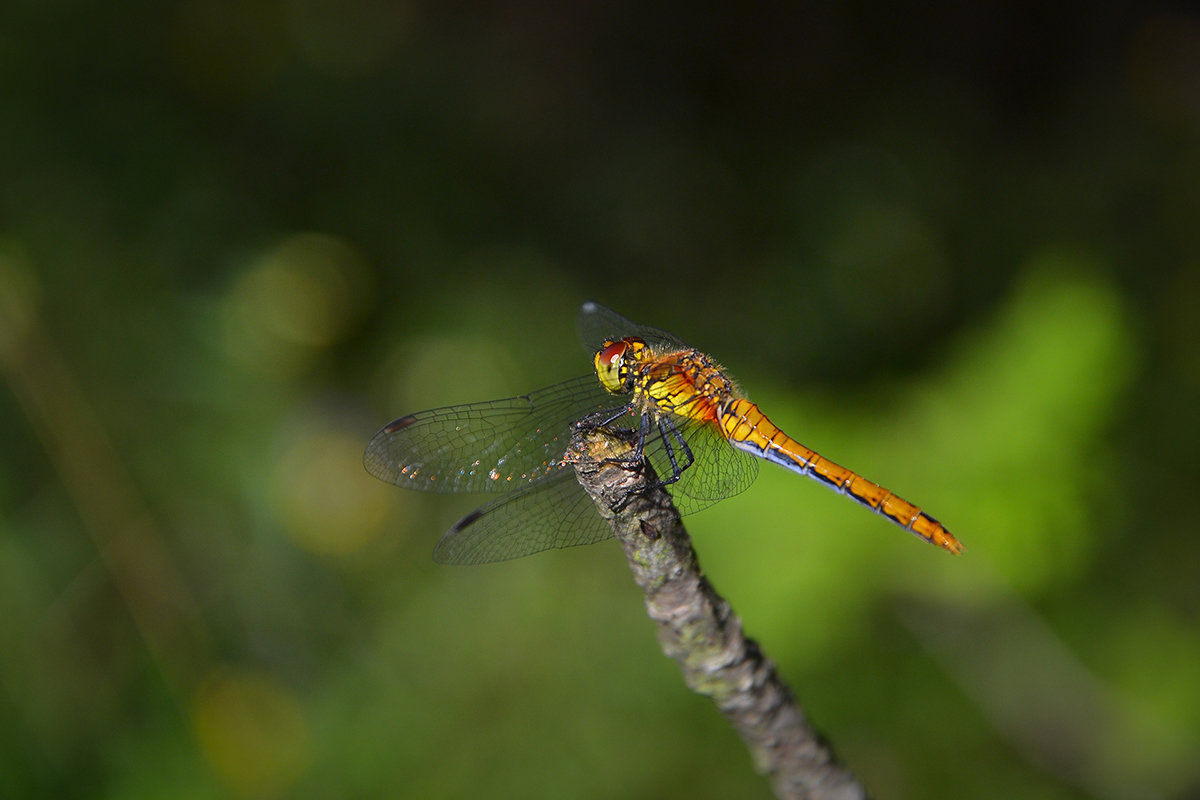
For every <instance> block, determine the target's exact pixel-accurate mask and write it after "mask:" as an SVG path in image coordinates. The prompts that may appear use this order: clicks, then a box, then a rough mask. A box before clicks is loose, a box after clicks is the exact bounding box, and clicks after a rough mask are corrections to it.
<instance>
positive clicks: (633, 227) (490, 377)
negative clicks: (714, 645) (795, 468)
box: [0, 0, 1200, 798]
mask: <svg viewBox="0 0 1200 800" xmlns="http://www.w3.org/2000/svg"><path fill="white" fill-rule="evenodd" d="M1189 8H1190V7H1189V6H1188V5H1186V4H1178V5H1172V4H1164V3H1098V4H1096V3H1092V4H1049V5H1043V4H1035V3H1028V4H1020V3H998V2H975V3H969V4H959V3H933V4H930V3H922V4H917V3H911V4H901V5H895V4H885V3H795V4H783V3H779V4H762V5H755V6H753V7H747V8H742V7H734V6H733V5H728V6H726V7H720V8H711V7H703V8H701V7H694V6H692V5H689V4H676V5H670V4H649V5H647V4H641V3H620V2H615V3H614V2H606V3H573V4H561V5H557V6H555V5H549V4H546V5H542V4H535V3H506V4H485V3H479V4H469V3H432V2H424V3H422V2H411V3H397V2H383V0H353V1H352V2H336V3H335V2H332V0H250V1H249V2H241V1H239V2H234V0H218V2H204V1H202V0H191V2H184V3H132V2H125V3H122V2H110V3H96V2H84V1H83V0H57V1H56V2H34V1H33V0H14V1H13V2H8V3H5V4H4V7H3V10H2V11H0V368H2V369H3V375H4V377H5V379H6V380H5V384H6V386H5V389H4V390H3V391H0V419H2V420H3V425H2V426H0V453H2V454H3V457H2V458H0V785H3V786H4V787H5V789H4V792H3V793H4V794H5V796H11V797H51V796H53V797H93V796H105V797H114V798H115V797H121V798H134V797H165V796H169V797H210V796H241V797H314V798H315V797H332V796H339V797H353V796H365V797H377V796H387V797H421V798H426V797H464V796H472V795H483V796H490V797H503V796H513V797H530V796H534V797H597V798H599V797H618V796H620V797H652V796H653V797H669V796H696V797H729V796H736V797H764V796H766V795H767V784H766V782H765V781H763V780H762V779H761V778H759V777H757V776H755V775H754V772H753V768H752V765H751V763H750V760H749V757H748V756H747V754H746V752H745V751H744V749H743V748H742V746H741V744H740V743H739V742H738V740H737V739H736V737H735V735H734V734H733V733H732V732H731V731H729V730H728V729H727V727H726V726H725V724H724V722H723V721H722V720H721V719H720V717H719V715H718V714H717V712H716V711H715V710H714V709H713V708H712V707H711V705H710V704H709V703H708V702H707V701H705V700H703V699H699V698H697V697H695V696H693V695H691V694H690V693H689V692H688V691H687V690H686V689H685V688H684V687H683V685H682V683H681V681H680V680H679V677H678V673H677V670H676V669H675V667H674V665H673V664H672V663H671V662H669V661H668V660H666V659H665V658H663V657H662V656H661V655H660V654H659V653H658V651H657V647H656V644H655V642H654V634H653V629H652V626H651V624H650V623H649V622H648V621H647V620H646V619H645V618H644V616H643V615H642V613H641V600H640V597H639V596H638V593H637V591H636V589H635V588H634V586H633V584H632V582H631V580H630V579H629V575H628V573H627V571H626V568H625V567H624V565H623V563H622V559H621V557H620V555H619V553H618V550H617V548H616V547H615V546H614V545H612V544H611V543H609V544H604V545H598V546H594V547H589V548H582V549H579V550H572V551H565V552H555V553H549V554H543V555H540V556H537V557H534V558H530V559H525V560H522V561H517V562H512V563H508V564H502V565H493V566H488V567H482V568H446V567H439V566H437V565H434V564H433V563H432V562H431V560H430V552H431V550H432V547H433V544H434V542H435V541H436V538H437V536H438V535H440V533H441V531H443V530H444V529H445V528H446V527H447V526H448V525H449V523H450V522H451V521H453V520H454V519H456V518H457V515H458V514H460V513H462V512H463V511H465V510H467V509H469V508H471V507H472V505H473V504H474V502H475V499H471V498H460V499H452V500H445V499H444V498H429V497H423V496H414V495H411V494H409V493H406V492H404V491H402V490H400V489H396V488H394V487H389V486H385V485H383V484H380V483H378V482H376V481H374V480H372V479H371V478H370V477H369V476H367V475H366V474H365V472H364V471H363V469H362V466H361V463H360V458H361V451H362V447H363V445H364V444H365V442H366V440H367V438H368V437H369V436H370V435H371V434H372V433H373V432H374V431H375V430H376V429H377V428H378V427H379V426H381V425H382V424H384V423H385V422H387V421H388V420H389V419H391V418H393V417H396V416H399V415H400V414H403V413H407V412H411V411H415V410H419V409H421V408H427V407H434V406H438V405H442V404H447V403H459V402H467V401H471V400H482V399H488V398H491V397H501V396H506V395H510V394H516V393H521V392H525V391H528V390H531V389H534V388H537V387H539V386H542V385H546V384H549V383H553V382H556V381H559V380H563V379H565V378H569V377H572V376H574V375H576V374H582V373H584V372H586V371H587V369H588V367H589V363H590V362H589V359H588V357H587V354H585V353H583V352H582V351H581V350H580V348H579V346H578V345H577V344H576V343H575V341H574V333H573V319H574V314H575V311H576V309H577V308H578V306H579V304H580V303H581V302H582V301H584V300H586V299H594V300H598V301H600V302H603V303H606V304H608V305H611V306H613V307H614V308H616V309H617V310H618V311H620V312H622V313H624V314H626V315H628V316H630V317H632V318H634V319H635V320H637V321H640V322H645V323H649V324H652V325H656V326H660V327H662V328H665V329H667V330H670V331H672V332H674V333H676V334H677V335H679V336H681V337H683V338H685V339H687V340H688V341H690V342H692V343H694V344H696V345H697V346H699V347H701V348H702V349H705V350H707V351H709V352H710V353H712V354H713V355H714V356H715V357H717V358H718V359H720V360H721V361H722V362H723V363H724V364H725V365H726V366H727V367H729V369H730V371H731V372H732V373H733V374H734V375H736V376H737V377H738V378H739V379H740V380H741V381H742V385H743V387H744V388H745V389H746V391H747V392H748V393H749V394H750V396H751V397H752V398H753V399H755V400H756V401H757V402H758V403H759V404H760V405H762V406H763V407H764V409H765V410H766V411H767V412H768V413H769V414H770V415H771V417H772V418H773V419H774V421H775V422H776V423H778V424H779V425H780V426H781V427H783V428H785V429H786V430H788V431H790V432H791V433H792V434H793V435H795V436H796V437H797V438H798V439H800V440H801V441H803V442H804V443H805V444H807V445H808V446H810V447H814V448H817V449H819V450H820V451H822V452H823V453H824V454H826V455H828V456H830V457H831V458H834V459H835V460H837V461H840V462H842V463H845V464H847V465H848V466H851V467H854V468H856V469H858V470H860V471H862V472H863V473H864V474H866V475H867V477H869V478H872V479H874V480H877V481H880V482H882V483H884V484H885V485H887V486H889V488H892V489H894V490H895V491H897V492H898V493H900V494H902V495H904V496H906V497H908V498H909V499H911V500H914V501H916V502H918V503H920V504H922V505H924V506H925V508H926V509H927V510H929V511H930V512H931V513H933V514H935V515H936V516H938V517H939V518H940V519H942V521H943V522H945V523H946V524H947V525H948V526H949V527H950V528H951V529H952V530H954V531H955V532H956V533H957V534H958V535H959V536H960V538H962V540H963V541H964V542H965V543H966V545H967V547H968V552H967V553H966V555H964V556H963V557H961V558H951V557H949V556H947V555H946V554H944V553H940V552H938V551H936V550H934V549H932V548H929V547H927V546H924V545H922V544H921V543H920V542H917V541H915V540H913V539H911V538H910V537H906V536H904V535H903V534H902V533H900V532H898V531H896V530H895V529H894V528H892V527H890V526H888V525H886V524H885V523H883V522H882V521H880V520H878V519H875V518H873V517H871V515H869V514H865V513H863V512H862V511H861V510H860V509H858V508H856V507H855V504H853V503H849V502H847V501H846V500H844V499H839V498H837V497H836V496H835V495H833V494H831V493H829V492H828V491H825V490H823V489H821V488H820V487H818V486H816V484H814V483H813V482H811V481H805V480H803V479H801V478H798V477H797V476H794V475H790V474H786V473H784V472H782V471H778V470H769V469H767V470H764V474H763V476H762V477H760V479H759V481H758V484H757V485H756V486H755V487H753V488H752V489H751V490H750V491H748V492H747V493H745V494H744V495H741V496H739V497H738V498H736V499H731V500H728V501H726V502H724V503H722V504H720V505H719V506H717V507H716V508H714V509H712V510H709V511H706V512H704V513H702V514H699V515H697V516H695V517H693V518H689V520H688V522H689V528H690V529H691V531H692V533H693V535H694V537H695V539H696V546H697V549H698V551H699V554H700V558H701V560H702V562H703V563H704V565H705V567H706V570H707V572H708V574H709V576H710V577H711V578H712V580H713V581H714V582H715V583H716V585H717V587H718V588H719V589H720V590H721V591H722V592H723V593H724V594H726V596H728V597H729V598H730V600H731V602H732V603H733V605H734V607H735V608H736V609H737V610H738V611H739V612H740V613H741V614H742V616H743V618H744V620H745V624H746V627H747V629H748V631H749V633H750V634H751V635H753V636H755V637H756V638H758V639H759V640H760V641H761V643H762V644H763V646H764V648H765V649H766V651H767V652H768V653H770V654H771V656H772V657H773V658H774V659H775V660H776V661H777V662H778V665H779V668H780V670H781V672H782V674H783V675H784V676H785V677H786V679H787V680H788V681H789V682H790V683H791V684H792V685H793V686H794V688H795V689H796V692H797V694H798V695H799V697H800V698H801V700H802V701H803V702H804V703H805V706H806V708H807V710H808V711H809V713H810V714H811V716H812V718H813V719H814V720H815V722H816V723H817V724H818V726H819V727H820V728H821V729H822V730H823V731H825V732H826V734H827V735H828V736H829V738H830V739H831V740H832V741H833V743H834V745H835V747H836V748H837V749H838V751H839V753H840V755H841V756H842V758H843V759H844V760H845V761H846V762H847V763H848V764H849V765H850V766H851V767H852V768H853V769H855V770H856V771H857V772H858V774H859V775H860V776H861V777H862V779H863V780H864V781H865V782H866V783H867V785H868V786H870V787H871V789H872V791H873V793H874V794H875V796H877V797H879V798H893V797H894V798H899V797H905V798H924V797H928V798H941V797H973V798H989V797H994V798H1011V797H1022V798H1082V797H1101V798H1109V797H1111V798H1176V797H1193V798H1194V797H1198V796H1200V633H1198V629H1200V626H1198V625H1197V623H1198V621H1200V591H1198V590H1197V588H1196V582H1197V565H1198V564H1200V539H1198V537H1197V536H1196V495H1195V491H1196V478H1197V468H1196V466H1195V452H1196V445H1197V443H1198V436H1197V425H1196V417H1197V414H1196V409H1197V408H1198V407H1200V402H1198V401H1200V347H1197V344H1198V342H1200V321H1198V320H1200V315H1197V312H1196V309H1197V300H1198V299H1200V246H1198V245H1200V241H1198V240H1200V224H1197V220H1198V219H1200V189H1198V188H1197V187H1200V136H1198V134H1200V17H1198V16H1196V15H1195V13H1194V12H1192V11H1191V10H1189Z"/></svg>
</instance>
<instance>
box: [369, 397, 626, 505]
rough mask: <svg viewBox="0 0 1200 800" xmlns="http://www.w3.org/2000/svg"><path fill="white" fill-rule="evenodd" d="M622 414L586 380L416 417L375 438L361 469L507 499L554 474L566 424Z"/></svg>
mask: <svg viewBox="0 0 1200 800" xmlns="http://www.w3.org/2000/svg"><path fill="white" fill-rule="evenodd" d="M620 407H621V399H620V398H616V397H614V396H613V395H611V394H609V393H608V392H606V391H605V390H604V387H602V386H601V385H600V382H599V380H597V378H596V376H595V375H588V376H585V377H582V378H576V379H575V380H571V381H566V382H565V383H560V384H558V385H557V386H551V387H549V388H547V389H541V390H539V391H536V392H531V393H530V394H527V395H521V396H520V397H510V398H508V399H505V400H491V401H487V402H483V403H469V404H467V405H460V406H450V407H447V408H436V409H433V410H432V411H421V412H418V413H416V414H409V415H408V416H406V417H400V418H399V419H397V420H395V421H393V422H391V423H389V424H388V425H385V426H384V427H383V428H382V429H381V430H380V431H379V432H378V433H376V434H375V435H374V436H373V437H372V438H371V441H370V442H368V443H367V449H366V451H365V452H364V453H363V464H364V465H365V466H366V468H367V472H369V473H371V474H372V475H374V476H375V477H376V478H379V479H380V480H384V481H387V482H388V483H394V484H396V485H397V486H403V487H405V488H409V489H421V490H423V491H429V492H507V491H510V490H512V489H515V488H518V487H520V486H523V485H528V484H531V483H534V482H536V481H537V480H538V479H539V478H544V477H546V476H549V475H553V474H555V473H556V472H557V471H558V470H559V468H560V467H561V466H562V457H563V451H564V450H565V449H566V447H567V444H568V443H569V440H570V437H571V423H573V422H575V421H576V420H579V419H581V418H583V417H585V416H587V415H588V414H592V413H595V412H597V411H601V410H604V409H613V410H616V409H619V408H620Z"/></svg>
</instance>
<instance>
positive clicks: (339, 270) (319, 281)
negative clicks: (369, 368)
mask: <svg viewBox="0 0 1200 800" xmlns="http://www.w3.org/2000/svg"><path fill="white" fill-rule="evenodd" d="M368 283H369V273H368V270H367V267H366V264H365V263H364V261H363V259H362V257H361V256H360V255H359V253H358V251H357V250H355V249H354V247H352V246H351V245H350V244H349V243H347V242H345V241H343V240H341V239H337V238H335V237H332V236H326V235H324V234H317V233H304V234H298V235H296V236H292V237H289V238H288V239H285V240H284V241H283V242H282V243H281V244H280V245H279V246H278V247H276V248H275V249H273V250H271V251H270V252H268V253H267V254H266V255H265V256H264V257H263V258H262V259H261V260H260V261H259V262H258V263H256V264H254V265H253V266H252V267H251V268H250V269H249V270H247V271H246V272H245V273H244V274H243V275H242V276H241V277H240V278H239V279H238V280H237V282H236V283H235V284H234V286H233V287H232V289H231V290H230V292H229V295H228V297H227V298H226V303H225V314H224V327H223V335H224V337H223V338H224V344H225V349H226V351H227V352H228V353H229V355H230V357H231V358H233V359H234V360H235V361H237V362H239V363H240V364H242V365H243V366H245V367H247V368H249V369H252V370H254V371H256V372H262V373H267V374H274V375H287V374H291V373H293V372H295V371H296V370H298V369H301V368H303V367H304V366H305V365H306V364H308V362H309V361H310V359H311V358H312V357H313V356H314V355H316V353H318V352H319V351H320V350H321V349H323V348H325V347H328V346H330V345H332V344H335V343H336V342H338V341H340V340H341V339H342V338H343V337H344V336H346V335H347V334H348V333H350V331H352V330H353V328H354V325H355V324H356V323H357V322H358V320H359V319H360V318H361V315H362V312H363V309H364V306H365V304H366V299H367V286H368Z"/></svg>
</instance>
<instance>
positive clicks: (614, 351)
mask: <svg viewBox="0 0 1200 800" xmlns="http://www.w3.org/2000/svg"><path fill="white" fill-rule="evenodd" d="M628 347H629V345H627V344H626V343H625V342H613V343H612V344H610V345H609V346H608V347H606V348H604V349H603V350H601V351H600V361H601V362H602V363H603V364H605V365H606V366H609V367H611V366H612V365H613V364H615V363H616V362H617V361H618V360H619V359H620V358H621V357H622V356H624V355H625V350H626V349H627V348H628Z"/></svg>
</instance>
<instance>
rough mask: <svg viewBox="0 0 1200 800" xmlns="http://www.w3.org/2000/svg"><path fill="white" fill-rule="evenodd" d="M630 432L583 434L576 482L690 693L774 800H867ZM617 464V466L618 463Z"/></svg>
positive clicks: (578, 446)
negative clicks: (738, 747)
mask: <svg viewBox="0 0 1200 800" xmlns="http://www.w3.org/2000/svg"><path fill="white" fill-rule="evenodd" d="M626 433H628V432H627V431H610V430H607V429H600V430H597V431H587V432H581V433H579V434H577V435H576V437H575V440H574V448H575V450H576V451H577V453H578V454H579V455H578V461H577V463H576V465H575V469H576V472H577V473H578V476H579V482H580V483H581V484H582V485H583V488H584V489H585V490H587V492H588V494H590V495H591V496H592V499H593V500H595V501H596V505H597V507H598V508H599V509H600V513H601V514H602V515H603V516H604V517H605V518H606V519H608V520H609V521H610V524H611V525H612V529H613V533H614V534H615V535H616V537H617V538H618V539H619V540H620V541H621V546H622V548H624V550H625V556H626V558H628V560H629V566H630V568H631V569H632V570H633V577H634V580H635V581H636V582H637V585H638V586H640V587H641V588H642V591H643V592H644V593H645V595H646V610H647V612H648V613H649V615H650V618H651V619H652V620H654V622H655V624H657V626H658V641H659V644H660V645H661V646H662V649H663V652H664V653H665V654H666V655H668V656H670V657H671V658H673V659H675V660H676V661H677V662H678V663H679V666H680V669H682V670H683V677H684V680H685V682H686V683H687V685H688V686H689V687H690V688H691V689H692V691H694V692H697V693H699V694H703V695H707V696H708V697H710V698H712V700H713V702H714V703H716V705H717V708H719V709H720V710H721V712H722V713H723V714H724V715H725V716H726V718H727V719H729V721H730V722H731V723H732V724H733V726H734V728H735V729H736V730H737V732H738V733H739V734H740V735H741V737H742V740H743V741H745V743H746V746H747V747H749V748H750V753H751V755H752V757H753V758H754V763H755V766H756V767H757V769H758V770H759V772H761V773H763V774H765V775H767V776H769V777H770V779H771V782H772V784H773V786H774V790H775V794H776V795H777V796H778V797H780V798H787V799H788V800H862V798H865V797H866V796H867V793H866V790H865V789H864V788H863V787H862V785H861V784H860V783H859V782H858V780H857V779H856V778H855V777H854V775H853V774H851V773H850V771H849V770H847V769H846V768H845V767H843V766H841V765H840V764H838V763H837V761H836V759H835V757H834V754H833V750H832V749H831V748H830V746H829V744H828V743H827V742H825V741H824V740H823V739H822V738H821V736H820V734H818V733H817V732H816V731H815V730H814V729H813V727H812V726H811V725H810V724H809V722H808V720H807V718H806V717H805V714H804V712H803V711H802V710H801V709H800V707H799V706H798V705H797V704H796V701H795V699H794V698H793V697H792V693H791V691H790V690H789V689H788V687H787V686H786V685H785V684H784V682H783V681H782V680H781V679H780V677H779V675H778V674H777V673H776V671H775V665H774V664H773V663H772V662H771V660H770V659H768V658H767V657H766V656H765V655H764V654H763V653H762V651H761V650H760V649H759V647H758V645H757V644H756V643H755V642H754V641H753V640H751V639H748V638H746V636H745V635H744V633H743V632H742V623H741V620H740V619H739V618H738V616H737V615H736V614H734V613H733V610H732V609H731V608H730V606H729V603H728V602H726V601H725V599H724V598H722V597H721V596H720V595H718V594H717V592H716V590H714V589H713V587H712V585H711V584H710V583H709V582H708V580H707V579H706V578H705V577H704V575H703V573H702V572H701V571H700V564H699V562H698V561H697V559H696V553H695V551H694V550H693V549H692V545H691V539H689V538H688V535H687V532H686V531H685V530H684V529H683V525H682V523H681V522H680V519H679V512H678V511H676V510H675V507H674V506H673V505H672V504H671V498H670V496H669V495H668V494H667V492H666V491H665V490H664V489H662V488H661V487H658V488H650V487H653V486H654V484H655V483H656V482H657V479H656V478H655V477H654V474H653V472H652V470H651V469H650V467H649V465H647V464H646V463H645V462H644V461H637V462H630V461H627V460H621V459H623V458H627V457H628V455H629V454H630V453H631V452H633V445H632V441H631V437H627V436H625V435H624V434H626ZM613 459H616V460H613Z"/></svg>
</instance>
